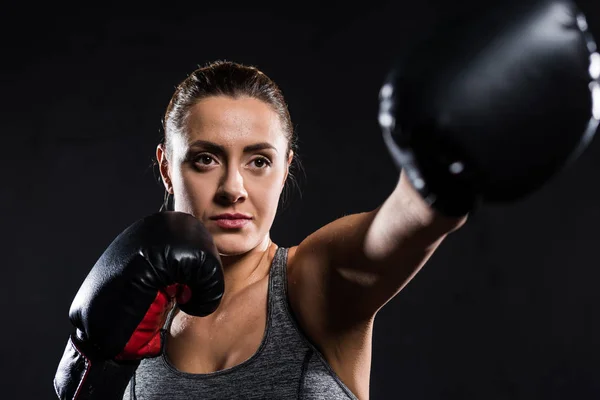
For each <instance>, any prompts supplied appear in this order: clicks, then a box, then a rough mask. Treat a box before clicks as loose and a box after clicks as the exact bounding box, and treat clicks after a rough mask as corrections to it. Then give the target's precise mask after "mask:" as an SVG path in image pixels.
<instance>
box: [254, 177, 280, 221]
mask: <svg viewBox="0 0 600 400" xmlns="http://www.w3.org/2000/svg"><path fill="white" fill-rule="evenodd" d="M281 179H283V176H281V177H279V176H277V177H274V178H273V179H265V180H263V181H258V182H255V183H253V185H252V192H251V193H249V195H250V198H251V201H252V204H253V205H254V207H256V208H257V209H259V210H260V211H261V214H262V215H263V217H266V218H272V217H273V216H274V215H275V213H276V212H277V205H278V203H279V196H280V194H281V187H280V186H281V184H280V182H281Z"/></svg>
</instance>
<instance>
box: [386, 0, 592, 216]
mask: <svg viewBox="0 0 600 400" xmlns="http://www.w3.org/2000/svg"><path fill="white" fill-rule="evenodd" d="M599 75H600V55H599V54H598V53H597V48H596V44H595V42H594V40H593V38H592V36H591V34H590V32H589V30H588V26H587V23H586V19H585V17H584V15H583V14H582V12H581V11H580V10H579V9H578V8H577V6H576V5H575V4H574V3H573V2H571V1H565V0H540V1H528V2H527V1H512V2H507V1H504V2H502V4H501V5H500V7H497V8H489V9H487V10H486V12H480V11H477V12H473V13H471V14H469V15H468V16H467V17H466V18H462V19H455V20H453V21H450V22H448V23H447V24H446V26H445V27H444V28H443V29H440V30H439V31H436V32H435V34H432V35H431V36H430V38H429V39H428V40H426V41H424V42H423V43H422V45H420V46H418V47H415V48H414V50H413V52H412V53H410V54H409V55H408V56H405V57H402V58H401V59H398V60H397V61H396V62H395V64H394V66H393V68H392V69H391V71H390V73H389V75H388V76H387V77H386V80H385V82H384V84H383V86H382V88H381V91H380V111H379V123H380V126H381V128H382V130H383V135H384V139H385V143H386V145H387V147H388V149H389V151H390V153H391V155H392V157H393V159H394V161H395V162H396V164H397V165H398V167H400V168H403V169H404V171H405V173H406V175H407V177H408V178H409V180H410V182H411V183H412V185H413V186H414V187H415V189H416V190H417V191H418V192H419V193H420V195H421V196H422V197H423V198H424V199H425V200H426V201H427V202H428V203H429V204H430V205H431V206H432V207H433V208H434V209H437V210H438V211H440V212H441V213H443V214H446V215H449V216H462V215H465V214H467V213H469V212H470V211H472V210H473V209H474V208H476V207H477V205H478V204H481V203H482V202H490V203H494V202H496V203H500V202H511V201H515V200H518V199H521V198H523V197H525V196H527V195H529V194H530V193H532V192H533V191H535V190H536V189H538V188H539V187H541V186H542V185H544V184H545V183H546V182H547V181H549V180H550V178H551V177H553V176H554V175H555V174H556V173H557V172H558V171H559V170H561V169H562V168H563V167H565V166H566V165H568V164H569V163H570V162H571V161H573V160H574V159H576V157H577V156H578V155H579V154H580V153H581V152H582V151H583V150H584V149H585V148H586V147H587V145H588V144H589V142H590V141H591V140H592V138H593V136H594V134H595V132H596V129H597V126H598V120H599V119H600V85H599V82H598V77H599Z"/></svg>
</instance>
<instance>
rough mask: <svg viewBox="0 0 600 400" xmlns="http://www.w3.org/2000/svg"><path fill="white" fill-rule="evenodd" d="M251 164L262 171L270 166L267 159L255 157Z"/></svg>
mask: <svg viewBox="0 0 600 400" xmlns="http://www.w3.org/2000/svg"><path fill="white" fill-rule="evenodd" d="M252 163H253V164H254V166H255V167H257V168H259V169H264V168H265V167H270V166H271V161H269V159H268V158H266V157H257V158H255V159H254V160H252Z"/></svg>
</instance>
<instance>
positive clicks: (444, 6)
mask: <svg viewBox="0 0 600 400" xmlns="http://www.w3.org/2000/svg"><path fill="white" fill-rule="evenodd" d="M222 3H223V4H218V3H215V4H212V3H211V4H210V5H206V4H203V3H201V2H193V3H188V4H180V5H177V4H176V3H162V4H161V3H158V4H157V5H154V6H148V5H141V4H140V5H139V6H137V7H134V6H133V5H132V4H128V5H127V6H128V7H127V9H125V8H124V6H125V3H123V4H114V5H110V4H103V5H101V6H100V5H98V6H94V5H93V3H91V4H88V5H87V6H86V7H87V8H86V9H83V8H81V9H75V8H67V7H64V8H62V9H61V8H60V6H57V5H52V6H44V5H41V6H33V5H31V4H23V5H20V6H15V5H7V6H6V9H5V10H4V12H3V13H2V14H1V17H0V21H1V24H0V25H1V27H0V37H1V39H0V40H1V41H0V44H1V54H0V59H1V64H0V68H1V71H2V73H1V74H0V79H1V82H0V84H1V88H2V89H1V91H0V93H1V95H0V99H1V113H2V114H1V115H2V119H1V120H0V127H1V132H2V135H1V138H2V143H1V144H2V146H1V149H2V156H1V157H0V163H1V167H2V169H1V171H2V172H3V174H2V177H1V178H0V181H1V182H2V195H1V196H0V210H1V211H0V212H1V214H0V216H1V220H2V256H3V257H2V258H3V261H2V275H3V279H2V280H1V281H2V284H1V285H2V286H0V288H1V292H2V296H3V297H4V302H3V304H4V310H5V314H4V318H3V327H2V355H1V356H0V359H1V360H2V371H3V372H2V375H1V376H2V385H1V389H0V390H1V393H0V397H1V398H3V399H17V398H23V399H50V398H53V389H52V378H53V375H54V372H55V369H56V366H57V364H58V361H59V359H60V356H61V355H62V352H63V350H64V345H65V343H66V340H67V336H68V334H69V332H70V330H71V325H70V323H69V321H68V318H67V314H68V309H69V306H70V303H71V300H72V298H73V296H74V295H75V293H76V291H77V289H78V287H79V285H80V283H81V281H82V280H83V278H84V277H85V275H86V274H87V272H88V270H89V268H90V267H91V266H92V265H93V264H94V262H95V261H96V259H97V258H98V257H99V256H100V254H101V253H102V251H103V250H104V249H105V248H106V246H107V245H108V244H109V243H110V242H111V241H112V239H113V238H114V237H115V236H116V235H117V234H118V233H119V232H120V231H121V230H122V229H124V227H125V226H127V225H129V224H130V223H131V222H133V221H134V220H136V219H138V218H140V217H142V216H144V215H146V214H149V213H152V212H154V211H156V210H157V209H158V207H159V206H160V203H161V201H162V195H163V191H162V186H161V185H160V184H159V183H158V182H157V179H156V178H157V175H156V170H155V169H154V168H153V167H152V158H153V156H154V151H155V147H156V144H157V143H158V141H159V139H160V137H161V134H162V132H161V124H160V121H161V118H162V115H163V113H164V109H165V107H166V105H167V103H168V100H169V99H170V96H171V94H172V92H173V90H174V88H175V86H176V85H177V84H178V83H179V82H180V81H181V80H182V79H184V78H185V76H186V75H187V74H188V73H189V72H191V71H192V70H193V69H195V68H196V67H197V66H198V65H199V64H204V63H205V62H207V61H211V60H215V59H228V60H232V61H238V62H242V63H247V64H252V65H256V66H257V67H259V68H260V69H262V70H263V71H264V72H265V73H266V74H267V75H269V76H270V77H271V78H273V79H274V80H275V81H276V82H277V83H278V84H279V85H280V87H281V88H282V89H283V91H284V94H285V95H286V97H287V101H288V103H289V107H290V112H291V115H292V119H293V122H294V124H295V126H296V129H297V132H298V135H299V140H300V151H299V156H300V158H301V159H302V161H303V164H304V167H305V175H306V176H305V177H304V176H300V183H301V194H302V195H301V196H300V195H296V196H295V197H294V198H293V199H292V203H291V204H290V207H289V208H288V209H286V210H285V211H284V212H283V213H282V214H281V215H280V216H279V217H278V218H277V219H276V221H275V225H274V227H273V230H272V236H273V238H274V240H275V242H277V243H278V244H279V245H282V246H290V245H295V244H297V243H298V242H299V241H300V240H302V238H304V237H305V236H306V235H307V234H309V233H311V232H312V231H314V230H316V229H317V228H319V227H320V226H322V225H324V224H326V223H328V222H329V221H331V220H333V219H335V218H338V217H340V216H343V215H345V214H349V213H353V212H360V211H366V210H370V209H372V208H375V207H377V206H378V205H379V204H380V203H381V202H382V201H384V200H385V198H386V196H387V195H388V194H389V193H390V192H391V190H392V188H393V187H394V185H395V184H396V181H397V178H398V172H397V170H396V169H395V168H394V166H393V164H392V162H391V159H390V157H389V156H388V154H387V152H386V150H385V147H384V145H383V142H382V140H381V135H380V130H379V126H378V124H377V108H378V100H377V99H378V91H379V89H380V85H381V83H382V80H383V78H384V75H385V74H386V72H387V71H388V68H389V67H390V63H391V61H392V60H393V59H394V58H395V57H396V56H397V55H398V54H401V52H402V51H403V50H404V49H406V47H407V46H409V45H410V43H412V42H413V41H414V40H417V39H418V38H419V37H421V36H423V35H424V34H426V33H427V32H429V30H431V29H435V27H436V26H437V24H438V23H439V22H440V21H441V20H442V19H443V18H446V17H447V16H449V15H452V14H453V13H461V12H464V11H465V10H467V9H469V8H470V7H472V6H474V5H476V4H475V3H473V2H471V4H469V3H467V2H464V3H461V4H459V5H457V4H454V2H444V1H442V0H436V1H422V2H419V3H416V2H408V1H406V2H392V1H381V0H373V1H369V2H356V3H353V4H347V3H346V2H337V3H335V2H330V3H319V2H316V1H313V2H302V3H285V2H280V3H274V4H272V5H266V4H260V3H246V4H245V5H241V6H238V5H234V4H233V3H228V2H222ZM451 3H452V4H451ZM580 6H581V8H582V9H583V10H584V11H585V12H586V14H587V16H588V22H589V24H590V26H591V28H592V31H594V30H595V31H597V32H599V33H598V34H597V36H599V37H600V7H599V6H598V3H595V4H594V2H593V1H591V0H590V1H582V2H581V3H580ZM543 145H544V144H543V143H540V146H541V147H543ZM599 160H600V143H598V140H595V141H594V142H592V144H591V146H590V147H589V148H588V150H587V151H586V152H585V153H584V154H583V156H582V157H581V158H580V159H579V160H578V161H577V163H575V164H574V165H572V166H570V167H569V168H568V169H566V170H565V171H563V172H561V173H560V174H559V175H558V176H557V177H556V178H555V179H554V180H553V181H551V182H550V183H549V184H548V185H546V186H545V187H543V188H542V189H541V190H539V191H538V192H536V193H534V194H533V195H532V196H530V197H528V198H527V199H524V200H523V201H520V202H519V203H516V204H511V205H506V206H501V207H500V206H494V207H492V206H487V207H484V208H483V209H482V210H480V211H479V212H478V213H476V214H475V215H473V216H472V217H471V219H470V220H469V222H468V223H467V225H465V227H463V228H462V229H461V230H459V231H457V232H455V233H453V234H452V235H450V236H449V237H448V238H447V239H446V241H445V242H444V243H443V244H442V246H441V247H440V248H439V249H438V251H437V252H436V253H435V254H434V256H433V257H432V258H431V260H430V261H429V262H428V264H427V265H426V266H425V267H424V269H423V270H422V271H421V272H420V273H419V274H418V275H417V277H416V278H415V279H414V280H413V281H412V282H411V283H410V284H409V285H408V286H407V287H406V288H405V289H404V290H403V291H402V292H401V293H400V294H399V295H398V296H397V297H396V298H394V299H393V300H392V301H391V302H390V303H389V304H388V305H387V306H386V307H385V308H384V309H383V310H382V311H381V312H380V314H379V316H378V317H377V319H376V324H375V333H374V341H373V366H372V374H371V398H372V399H395V398H406V399H591V398H598V397H599V396H600V380H599V379H598V376H600V347H599V345H600V340H599V338H600V317H599V315H598V308H599V305H600V293H599V291H598V290H597V285H598V282H599V279H598V278H599V277H600V273H599V271H598V267H599V262H598V256H597V249H598V248H599V247H600V233H599V231H598V226H599V225H600V207H599V204H600V189H599V181H600V180H599V179H598V171H599V170H600V161H599Z"/></svg>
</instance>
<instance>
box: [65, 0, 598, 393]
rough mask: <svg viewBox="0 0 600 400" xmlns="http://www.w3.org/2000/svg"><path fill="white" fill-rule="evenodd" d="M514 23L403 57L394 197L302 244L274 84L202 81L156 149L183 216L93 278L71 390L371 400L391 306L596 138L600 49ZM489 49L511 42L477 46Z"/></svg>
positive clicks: (78, 316)
mask: <svg viewBox="0 0 600 400" xmlns="http://www.w3.org/2000/svg"><path fill="white" fill-rule="evenodd" d="M507 10H508V11H506V12H507V14H506V15H507V16H509V18H507V19H506V20H507V21H511V23H510V24H506V25H505V26H504V25H501V24H497V23H496V22H494V21H497V18H496V14H494V13H490V14H489V15H488V17H489V18H491V21H492V22H494V23H490V24H488V23H481V20H480V19H479V18H477V23H476V24H475V25H474V26H473V27H472V28H473V32H470V35H471V36H468V35H467V36H466V37H465V36H462V33H461V34H460V35H459V36H458V37H457V38H455V40H451V41H449V40H448V37H447V35H446V34H445V33H444V32H441V34H440V35H439V36H438V40H437V42H435V41H428V42H427V43H426V46H425V47H424V51H423V52H422V53H421V54H417V55H418V56H414V57H409V58H408V59H405V60H404V62H405V64H407V63H408V65H403V66H402V68H401V70H402V74H403V75H402V76H395V75H393V74H392V76H391V77H390V78H389V81H388V83H387V84H386V85H384V87H383V88H382V91H381V95H382V100H381V110H382V113H381V115H380V120H379V122H380V124H381V126H382V128H383V133H384V140H385V144H386V145H387V148H388V149H389V150H390V152H391V155H392V158H393V159H394V161H395V162H396V163H397V164H398V165H399V166H401V167H402V172H401V173H400V176H399V180H398V184H397V185H396V187H395V188H394V190H393V191H392V193H391V194H390V195H389V196H388V197H387V199H385V201H383V203H382V204H381V205H380V206H379V207H377V208H376V209H375V210H372V211H368V212H364V213H360V214H355V215H348V216H345V217H343V218H340V219H337V220H335V221H333V222H331V223H329V224H328V225H326V226H324V227H322V228H321V229H319V230H317V231H316V232H314V233H313V234H311V235H309V236H308V237H307V238H305V239H304V240H302V241H301V243H300V244H299V245H298V246H293V247H290V248H280V247H278V246H277V245H276V244H275V243H273V242H272V241H271V238H270V235H269V231H270V228H271V225H272V223H273V220H274V218H275V214H276V211H277V205H278V201H279V198H280V196H281V194H282V191H283V189H284V186H285V185H286V182H287V181H288V179H290V169H291V167H292V165H293V162H294V157H295V154H294V150H295V137H294V132H293V129H292V123H291V121H290V116H289V114H288V111H287V107H286V104H285V101H284V99H283V96H282V94H281V92H280V90H279V89H278V88H277V86H276V85H275V84H274V83H273V82H272V81H271V80H270V79H269V78H268V77H267V76H265V75H264V74H263V73H261V72H260V71H258V70H257V69H256V68H253V67H247V66H243V65H240V64H236V63H231V62H215V63H212V64H209V65H207V66H205V67H202V68H199V69H198V70H196V71H194V72H193V73H192V74H191V75H190V76H189V77H188V78H187V79H185V80H184V81H183V82H182V83H181V84H180V85H179V87H178V88H177V90H176V91H175V93H174V95H173V97H172V99H171V102H170V104H169V106H168V108H167V112H166V115H165V120H164V131H165V139H164V141H163V143H161V144H160V145H159V146H158V148H157V152H156V156H157V161H158V164H159V168H160V173H161V177H162V180H163V182H164V185H165V189H166V192H167V199H169V200H172V201H167V204H169V205H173V210H174V211H175V212H172V211H165V212H163V213H157V216H153V217H151V218H149V219H147V220H144V221H142V222H141V223H139V224H134V226H132V227H130V228H128V230H126V231H125V232H124V233H123V234H121V235H120V236H119V237H117V239H115V241H114V242H113V244H111V246H109V249H108V250H107V252H105V254H104V255H103V257H101V259H100V260H99V262H98V263H97V265H96V266H94V268H93V269H92V271H91V272H90V275H89V276H88V278H86V281H85V282H84V284H83V285H82V288H81V289H80V291H79V292H78V295H77V296H76V298H75V300H74V302H73V306H72V309H71V320H72V322H73V323H74V325H75V326H76V327H77V332H76V335H75V337H72V338H71V339H70V342H69V343H68V345H67V349H66V350H65V355H64V356H63V359H62V360H61V363H60V365H59V369H58V371H57V375H56V378H55V386H56V389H57V393H58V394H59V397H60V398H69V399H73V398H75V399H77V400H80V399H81V400H83V399H99V398H102V399H104V400H111V399H113V398H117V397H118V398H120V397H122V395H123V391H125V398H127V399H133V398H137V399H175V400H177V399H193V398H198V399H228V398H260V399H265V398H267V399H287V398H300V399H306V400H311V399H324V398H325V399H356V398H359V399H368V397H369V370H370V364H371V338H372V329H373V323H374V319H375V316H376V314H377V312H378V310H379V309H381V307H383V306H384V305H385V304H386V303H387V302H388V301H389V300H390V299H391V298H392V297H394V296H395V295H396V294H397V293H398V292H399V291H400V290H401V289H402V288H403V287H404V286H405V285H406V284H407V283H408V282H409V281H410V279H411V278H412V277H413V276H414V275H415V274H416V273H417V271H418V270H419V269H420V268H421V267H422V266H423V264H424V263H425V262H426V261H427V260H428V258H429V257H430V256H431V255H432V253H433V252H434V251H435V249H436V248H437V247H438V246H439V245H440V243H441V242H442V241H443V239H444V238H445V237H446V236H447V235H448V234H449V233H451V232H453V231H455V230H456V229H458V228H460V227H461V226H462V225H463V224H464V223H465V221H466V214H467V213H468V212H470V211H472V209H473V207H474V206H475V205H476V204H477V203H480V202H481V201H496V202H506V201H511V200H516V199H519V198H522V197H524V196H525V195H527V194H529V193H532V192H533V191H534V190H535V189H537V188H539V187H540V186H542V185H543V184H544V183H545V182H547V181H548V180H549V179H550V178H551V177H552V176H553V175H554V174H555V173H556V172H557V171H558V170H560V169H561V168H562V167H563V166H564V165H565V164H566V163H567V162H568V161H569V160H574V159H575V158H576V157H577V155H578V154H580V153H581V151H582V150H583V149H584V148H585V146H586V145H587V143H589V141H590V140H591V137H593V135H594V133H595V130H596V127H597V126H598V120H599V119H600V116H599V115H600V114H598V113H597V112H596V111H598V110H597V108H598V107H596V105H597V104H596V103H597V102H594V99H595V97H593V96H592V95H591V94H592V91H595V92H597V91H598V90H597V89H598V88H599V86H598V79H599V75H600V72H598V71H599V70H598V69H597V68H596V69H594V68H591V66H594V65H595V64H593V62H592V61H593V60H597V59H598V57H597V56H598V54H597V53H596V52H595V49H596V48H597V47H596V46H595V44H594V43H593V41H592V40H591V39H590V36H589V34H588V32H587V31H586V26H587V24H585V23H584V22H585V20H584V19H583V17H582V16H581V14H580V13H578V12H577V10H576V8H574V6H573V5H572V4H571V3H563V2H561V1H558V0H557V1H549V2H546V3H544V4H543V5H542V4H540V5H539V7H537V6H536V7H532V8H528V7H525V8H521V7H520V6H519V4H516V5H515V8H510V9H507ZM511 15H514V16H515V18H512V17H510V16H511ZM514 21H517V22H514ZM565 21H570V22H569V23H566V22H565ZM513 22H514V23H513ZM539 26H544V27H548V29H549V30H548V31H551V32H553V35H551V38H544V39H543V40H540V39H539V36H538V33H539V29H532V27H539ZM478 30H481V31H482V32H479V31H478ZM456 32H462V30H456ZM482 37H483V38H487V37H493V38H498V42H497V43H502V46H496V45H494V43H496V42H492V44H491V45H490V46H488V47H486V48H485V50H486V51H481V50H482V48H481V46H482V44H481V42H480V41H479V39H480V38H482ZM470 38H472V39H473V40H472V41H471V40H467V39H470ZM450 45H453V46H450ZM470 45H471V46H470ZM508 50H510V51H508ZM509 53H510V54H517V55H518V57H517V58H518V60H519V62H518V63H517V64H516V65H517V67H518V68H515V64H514V59H515V58H514V57H506V55H507V54H509ZM440 54H443V55H444V56H443V57H440ZM465 55H468V57H466V56H465ZM465 59H468V60H469V62H468V63H467V64H464V60H465ZM490 60H491V61H490ZM559 61H560V62H559ZM590 63H592V64H593V65H590ZM556 65H561V68H558V69H557V68H555V66H556ZM490 66H494V68H491V67H490ZM524 66H527V68H525V67H524ZM549 81H552V82H553V85H552V87H551V89H552V95H551V96H550V95H548V89H547V88H548V85H547V82H549ZM595 92H593V93H595ZM523 93H526V94H527V95H526V96H525V95H523ZM596 97H597V96H596ZM398 99H400V101H397V100H398ZM596 100H597V99H596ZM532 105H535V107H536V112H535V113H531V112H530V110H531V106H532ZM559 111H560V112H559ZM396 120H397V121H396ZM396 122H398V124H396ZM398 127H401V128H402V129H397V128H398ZM540 132H543V133H544V138H543V140H541V139H540V137H539V133H540ZM157 221H158V222H157ZM173 221H176V222H177V223H176V224H175V223H173ZM140 243H141V245H140ZM190 261H193V262H190ZM217 265H218V267H217ZM124 266H126V268H125V267H124ZM190 276H195V277H197V278H199V279H190V278H189V277H190ZM107 277H108V278H107ZM133 278H135V279H133ZM132 282H133V283H132ZM223 283H224V285H223ZM189 285H192V287H190V286H189ZM223 287H224V290H223ZM148 288H150V290H148ZM221 296H222V297H221ZM175 298H177V301H178V307H177V308H173V309H172V311H171V312H170V313H169V315H168V317H166V316H165V314H166V312H167V311H168V310H170V309H171V308H170V307H168V304H169V302H170V301H173V300H174V299H175ZM148 305H150V307H148ZM217 305H218V307H217ZM188 311H189V312H188ZM165 319H166V322H165ZM140 320H141V322H139V321H140ZM138 322H139V324H138ZM121 327H122V328H121ZM161 327H164V329H163V331H162V333H161V334H160V335H159V334H158V330H159V329H160V328H161ZM132 332H133V335H132ZM125 343H126V345H125V350H123V345H124V344H125ZM86 352H87V354H86ZM114 355H117V356H116V357H113V356H114ZM142 358H143V360H142V361H141V362H139V359H142ZM131 359H133V360H134V361H133V362H126V361H124V360H131ZM94 365H96V366H98V365H99V366H100V367H96V368H94ZM94 371H95V372H94ZM130 378H131V379H130ZM90 382H92V383H90ZM128 382H129V385H128V388H127V389H126V390H125V387H126V386H127V384H128ZM113 386H114V387H117V389H118V390H117V389H115V390H112V391H111V390H110V389H111V388H112V387H113ZM82 388H83V389H82ZM103 390H105V391H106V392H107V393H108V392H110V393H111V394H109V395H106V396H104V395H101V396H99V393H101V392H102V391H103Z"/></svg>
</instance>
